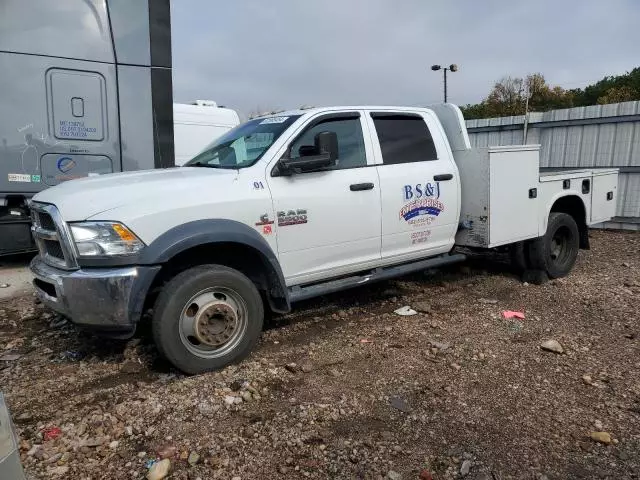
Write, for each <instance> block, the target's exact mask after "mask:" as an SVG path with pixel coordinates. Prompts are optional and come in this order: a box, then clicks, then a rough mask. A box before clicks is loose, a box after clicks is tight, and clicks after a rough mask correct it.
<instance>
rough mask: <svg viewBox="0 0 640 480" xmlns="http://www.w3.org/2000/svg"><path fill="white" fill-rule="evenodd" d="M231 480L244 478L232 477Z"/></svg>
mask: <svg viewBox="0 0 640 480" xmlns="http://www.w3.org/2000/svg"><path fill="white" fill-rule="evenodd" d="M231 480H242V477H238V476H235V477H231Z"/></svg>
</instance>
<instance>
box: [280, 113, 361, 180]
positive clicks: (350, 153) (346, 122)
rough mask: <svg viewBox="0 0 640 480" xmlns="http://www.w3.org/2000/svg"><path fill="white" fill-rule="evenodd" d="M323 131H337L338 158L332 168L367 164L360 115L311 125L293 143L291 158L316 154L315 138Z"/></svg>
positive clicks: (331, 119)
mask: <svg viewBox="0 0 640 480" xmlns="http://www.w3.org/2000/svg"><path fill="white" fill-rule="evenodd" d="M321 132H335V133H336V135H337V136H338V160H337V162H336V166H335V167H333V168H332V170H336V169H343V168H358V167H366V166H367V155H366V153H365V149H364V137H363V135H362V125H361V124H360V118H359V117H348V118H340V117H332V118H328V119H326V120H321V121H320V122H319V123H317V124H315V125H313V126H311V127H310V128H308V129H307V130H305V131H304V132H303V133H302V135H300V136H299V137H298V138H296V139H295V140H294V141H293V143H292V144H291V147H290V148H291V158H300V157H301V156H306V155H315V154H316V153H317V152H315V151H314V150H315V148H314V139H315V136H316V135H317V134H318V133H321Z"/></svg>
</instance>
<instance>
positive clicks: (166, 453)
mask: <svg viewBox="0 0 640 480" xmlns="http://www.w3.org/2000/svg"><path fill="white" fill-rule="evenodd" d="M177 451H178V449H177V448H176V446H175V445H170V444H169V445H163V446H162V447H160V448H159V449H158V450H157V451H156V453H157V454H158V457H160V458H163V459H164V458H173V457H175V456H176V452H177Z"/></svg>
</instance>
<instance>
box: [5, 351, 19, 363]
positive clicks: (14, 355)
mask: <svg viewBox="0 0 640 480" xmlns="http://www.w3.org/2000/svg"><path fill="white" fill-rule="evenodd" d="M21 356H22V355H18V354H17V353H8V354H6V355H2V356H1V357H0V362H15V361H16V360H18V359H19V358H20V357H21Z"/></svg>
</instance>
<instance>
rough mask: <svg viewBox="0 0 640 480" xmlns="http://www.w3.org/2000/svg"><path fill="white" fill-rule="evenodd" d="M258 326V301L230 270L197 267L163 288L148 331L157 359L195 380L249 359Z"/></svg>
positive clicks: (251, 289)
mask: <svg viewBox="0 0 640 480" xmlns="http://www.w3.org/2000/svg"><path fill="white" fill-rule="evenodd" d="M263 321H264V307H263V304H262V299H261V297H260V293H259V292H258V290H257V289H256V287H255V285H254V284H253V282H252V281H251V280H249V279H248V278H247V277H246V276H245V275H243V274H242V273H240V272H239V271H237V270H234V269H232V268H228V267H225V266H222V265H202V266H198V267H193V268H190V269H188V270H185V271H184V272H182V273H180V274H178V275H176V276H175V277H174V278H172V279H171V280H170V281H169V282H168V283H167V284H166V285H165V286H164V287H163V289H162V292H161V293H160V295H159V296H158V300H157V301H156V305H155V309H154V315H153V321H152V330H153V336H154V340H155V343H156V345H157V347H158V350H160V353H161V354H162V355H163V356H164V357H165V358H167V360H169V361H170V362H171V363H172V364H173V365H175V366H176V367H177V368H179V369H180V370H182V371H183V372H185V373H191V374H195V373H201V372H205V371H209V370H215V369H218V368H222V367H224V366H226V365H228V364H230V363H233V362H236V361H239V360H242V359H243V358H245V357H246V356H247V355H249V353H250V352H251V349H252V348H253V347H254V345H255V344H256V342H257V341H258V338H259V336H260V332H261V331H262V325H263Z"/></svg>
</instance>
